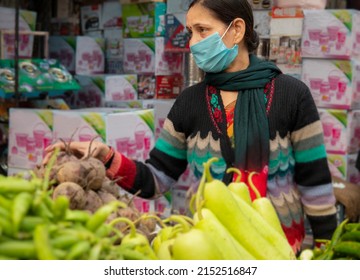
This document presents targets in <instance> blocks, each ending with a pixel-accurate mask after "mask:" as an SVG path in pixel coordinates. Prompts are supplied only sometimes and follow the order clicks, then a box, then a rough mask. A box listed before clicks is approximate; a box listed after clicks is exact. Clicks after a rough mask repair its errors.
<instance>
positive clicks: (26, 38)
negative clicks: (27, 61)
mask: <svg viewBox="0 0 360 280" xmlns="http://www.w3.org/2000/svg"><path fill="white" fill-rule="evenodd" d="M15 18H16V12H15V9H14V8H5V7H0V30H8V31H10V33H4V34H3V42H2V46H1V48H2V52H3V58H5V59H14V57H15V34H14V33H13V31H14V30H15ZM36 18H37V13H36V12H32V11H28V10H20V11H19V23H18V24H19V42H18V47H19V57H20V58H31V57H32V53H33V46H34V36H33V35H30V34H26V33H22V32H28V31H35V26H36Z"/></svg>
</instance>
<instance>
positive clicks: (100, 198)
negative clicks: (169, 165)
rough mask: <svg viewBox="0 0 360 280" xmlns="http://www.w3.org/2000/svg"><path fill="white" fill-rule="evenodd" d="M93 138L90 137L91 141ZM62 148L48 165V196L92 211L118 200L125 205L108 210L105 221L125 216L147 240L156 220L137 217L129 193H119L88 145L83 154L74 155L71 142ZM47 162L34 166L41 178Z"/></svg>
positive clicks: (71, 207)
mask: <svg viewBox="0 0 360 280" xmlns="http://www.w3.org/2000/svg"><path fill="white" fill-rule="evenodd" d="M94 140H95V138H94V139H93V140H92V141H94ZM63 143H64V145H65V150H64V151H58V152H57V153H56V155H55V160H54V164H53V165H52V166H51V169H50V175H49V176H50V177H49V184H50V185H51V187H52V188H53V192H52V198H53V199H57V198H58V197H59V196H66V197H68V199H69V201H70V209H73V210H85V211H88V212H89V213H91V214H92V213H95V212H96V211H97V210H98V209H99V208H100V207H101V206H103V205H106V204H108V203H109V202H112V201H121V202H123V203H124V204H126V207H122V208H120V209H118V210H117V211H116V212H115V213H112V214H111V215H110V216H109V218H108V220H107V221H108V222H110V221H111V220H113V219H115V218H118V217H126V218H128V219H130V220H131V221H138V222H137V223H136V228H137V230H138V231H140V232H141V233H143V234H144V235H146V236H147V238H148V239H149V241H151V239H152V238H153V234H152V233H153V232H154V230H155V226H156V223H155V222H154V220H153V219H149V220H144V219H139V218H140V216H141V213H140V212H139V211H138V210H137V208H136V207H135V205H134V203H133V200H132V198H133V197H132V198H130V196H129V195H127V194H123V195H120V192H119V190H120V188H119V186H118V185H117V184H116V181H111V180H110V179H109V178H108V177H106V170H105V166H104V164H103V163H102V162H101V161H100V160H98V159H97V158H95V157H92V154H91V153H90V151H91V145H92V142H91V143H90V145H89V153H88V156H86V157H81V158H78V157H77V156H76V155H74V154H73V153H72V152H71V150H70V148H69V147H70V143H71V142H64V141H63ZM47 168H48V166H40V167H38V168H36V169H35V170H34V172H35V174H36V175H37V176H38V177H39V178H42V179H44V178H45V171H46V170H47Z"/></svg>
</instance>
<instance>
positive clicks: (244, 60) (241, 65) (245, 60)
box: [225, 46, 250, 73]
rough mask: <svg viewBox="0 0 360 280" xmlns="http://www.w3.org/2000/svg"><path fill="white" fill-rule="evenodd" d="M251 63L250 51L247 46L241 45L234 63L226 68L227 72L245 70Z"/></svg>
mask: <svg viewBox="0 0 360 280" xmlns="http://www.w3.org/2000/svg"><path fill="white" fill-rule="evenodd" d="M249 65H250V58H249V52H248V50H247V49H246V48H245V47H241V46H239V53H238V55H237V57H236V58H235V60H234V61H233V63H231V64H230V66H229V67H228V68H227V69H226V70H225V72H228V73H230V72H237V71H241V70H245V69H246V68H248V67H249Z"/></svg>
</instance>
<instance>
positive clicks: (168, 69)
mask: <svg viewBox="0 0 360 280" xmlns="http://www.w3.org/2000/svg"><path fill="white" fill-rule="evenodd" d="M155 50H156V53H155V75H163V76H165V75H173V74H181V73H182V70H183V67H182V66H183V54H182V53H175V52H167V51H165V39H164V37H156V38H155Z"/></svg>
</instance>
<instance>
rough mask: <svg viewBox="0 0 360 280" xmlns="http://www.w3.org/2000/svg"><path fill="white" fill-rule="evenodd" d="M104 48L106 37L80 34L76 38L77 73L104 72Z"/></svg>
mask: <svg viewBox="0 0 360 280" xmlns="http://www.w3.org/2000/svg"><path fill="white" fill-rule="evenodd" d="M104 49H105V39H104V38H92V37H88V36H78V37H77V40H76V64H75V71H76V74H78V75H92V74H103V73H104V71H105V53H104Z"/></svg>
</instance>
